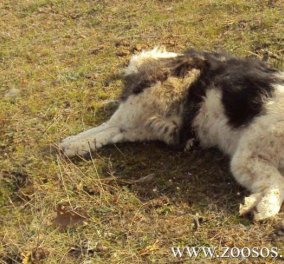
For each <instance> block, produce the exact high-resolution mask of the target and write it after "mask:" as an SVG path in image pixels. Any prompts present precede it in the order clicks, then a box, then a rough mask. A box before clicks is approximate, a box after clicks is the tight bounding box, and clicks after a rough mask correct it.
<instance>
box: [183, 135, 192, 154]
mask: <svg viewBox="0 0 284 264" xmlns="http://www.w3.org/2000/svg"><path fill="white" fill-rule="evenodd" d="M194 145H195V139H194V138H191V139H189V140H188V141H186V143H185V147H184V151H185V152H187V151H190V150H191V149H192V148H193V147H194Z"/></svg>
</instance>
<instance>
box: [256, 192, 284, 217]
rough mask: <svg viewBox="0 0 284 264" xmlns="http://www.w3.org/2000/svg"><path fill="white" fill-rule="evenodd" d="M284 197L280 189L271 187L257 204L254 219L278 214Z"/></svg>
mask: <svg viewBox="0 0 284 264" xmlns="http://www.w3.org/2000/svg"><path fill="white" fill-rule="evenodd" d="M281 205H282V197H281V193H280V191H279V189H271V190H269V191H268V192H266V193H265V194H264V196H263V197H262V198H261V199H260V201H259V203H258V204H257V205H256V208H255V212H254V219H255V220H256V221H259V220H263V219H266V218H269V217H272V216H274V215H276V214H277V213H278V212H279V211H280V208H281Z"/></svg>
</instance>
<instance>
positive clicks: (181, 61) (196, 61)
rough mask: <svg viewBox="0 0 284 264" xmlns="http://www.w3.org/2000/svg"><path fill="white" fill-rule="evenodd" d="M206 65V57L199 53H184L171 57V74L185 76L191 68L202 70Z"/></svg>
mask: <svg viewBox="0 0 284 264" xmlns="http://www.w3.org/2000/svg"><path fill="white" fill-rule="evenodd" d="M205 65H206V59H205V57H204V56H202V55H201V54H185V55H181V56H178V57H176V58H173V59H171V62H170V66H169V68H170V71H171V74H172V75H174V76H177V77H185V76H186V75H187V73H188V72H189V71H191V70H192V69H197V70H202V69H203V68H204V67H205Z"/></svg>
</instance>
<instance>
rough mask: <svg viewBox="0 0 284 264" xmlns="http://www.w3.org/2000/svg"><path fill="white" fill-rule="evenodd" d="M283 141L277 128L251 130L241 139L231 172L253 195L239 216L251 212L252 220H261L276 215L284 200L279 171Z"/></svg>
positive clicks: (283, 185) (283, 188)
mask: <svg viewBox="0 0 284 264" xmlns="http://www.w3.org/2000/svg"><path fill="white" fill-rule="evenodd" d="M260 139H261V140H260ZM282 141H283V135H280V134H279V130H277V127H276V125H275V126H270V127H269V128H264V127H259V128H258V129H255V128H253V129H252V130H251V131H250V133H246V135H244V137H243V138H242V139H241V140H240V143H239V146H238V148H237V150H236V152H235V154H234V156H233V158H232V161H231V171H232V173H233V175H234V177H235V178H236V180H237V181H238V182H239V183H240V184H241V185H243V186H244V187H246V188H247V189H248V190H250V191H251V192H252V195H251V196H249V197H246V198H245V203H244V205H241V206H240V214H246V213H248V212H253V213H254V219H255V220H262V219H265V218H268V217H271V216H274V215H276V214H277V213H278V212H279V210H280V208H281V205H282V202H283V199H284V178H283V176H282V175H281V173H280V172H279V170H278V167H279V161H280V157H281V148H282V146H283V142H282Z"/></svg>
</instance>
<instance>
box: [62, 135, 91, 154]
mask: <svg viewBox="0 0 284 264" xmlns="http://www.w3.org/2000/svg"><path fill="white" fill-rule="evenodd" d="M70 138H71V137H69V138H66V139H64V140H63V141H62V142H61V143H60V144H59V149H60V151H61V152H62V153H63V154H64V155H65V156H67V157H70V158H71V157H74V156H86V155H87V154H89V153H90V152H91V151H92V150H94V142H90V141H88V140H82V141H79V140H78V141H74V140H71V139H70Z"/></svg>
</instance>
